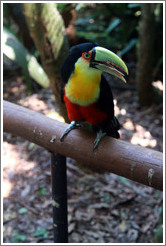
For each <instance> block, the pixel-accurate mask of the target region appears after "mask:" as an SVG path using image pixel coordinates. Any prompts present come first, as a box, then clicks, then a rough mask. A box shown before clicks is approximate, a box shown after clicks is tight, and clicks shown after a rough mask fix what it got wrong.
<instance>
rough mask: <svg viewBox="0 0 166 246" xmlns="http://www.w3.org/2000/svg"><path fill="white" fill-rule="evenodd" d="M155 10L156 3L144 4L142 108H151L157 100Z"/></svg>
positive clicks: (140, 66) (139, 82)
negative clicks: (155, 81)
mask: <svg viewBox="0 0 166 246" xmlns="http://www.w3.org/2000/svg"><path fill="white" fill-rule="evenodd" d="M154 9H155V4H154V3H143V4H142V19H141V22H140V47H139V54H138V75H137V87H138V96H139V103H140V105H141V106H149V105H151V104H152V103H153V102H154V100H155V97H154V92H153V88H152V80H153V76H152V74H153V69H154V59H153V58H154V35H155V22H154Z"/></svg>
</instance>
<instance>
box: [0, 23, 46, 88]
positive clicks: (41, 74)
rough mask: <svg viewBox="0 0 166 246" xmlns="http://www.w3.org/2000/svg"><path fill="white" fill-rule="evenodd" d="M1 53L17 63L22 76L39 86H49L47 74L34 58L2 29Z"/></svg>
mask: <svg viewBox="0 0 166 246" xmlns="http://www.w3.org/2000/svg"><path fill="white" fill-rule="evenodd" d="M2 42H3V53H4V54H5V55H6V56H7V57H8V58H9V59H11V60H12V61H15V62H17V63H18V64H19V65H20V67H21V68H22V69H23V73H24V76H25V77H26V78H27V76H28V75H30V77H31V78H32V79H34V80H35V81H36V82H37V83H38V84H39V85H41V86H42V87H44V88H47V87H48V86H49V84H50V82H49V79H48V77H47V74H46V73H45V71H44V70H43V68H42V67H41V65H40V64H39V63H38V61H37V60H36V58H35V57H34V56H33V55H31V54H30V53H29V52H28V50H27V49H26V48H25V47H24V46H23V45H22V44H21V43H20V42H19V40H18V39H17V38H16V37H15V36H14V35H13V34H12V33H11V32H10V31H9V30H8V29H7V28H5V27H4V28H3V41H2Z"/></svg>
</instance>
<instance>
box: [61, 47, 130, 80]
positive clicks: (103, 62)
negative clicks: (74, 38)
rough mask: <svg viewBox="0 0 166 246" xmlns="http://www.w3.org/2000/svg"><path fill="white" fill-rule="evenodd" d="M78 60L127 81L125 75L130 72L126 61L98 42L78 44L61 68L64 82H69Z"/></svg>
mask: <svg viewBox="0 0 166 246" xmlns="http://www.w3.org/2000/svg"><path fill="white" fill-rule="evenodd" d="M78 60H79V62H81V63H82V64H86V67H88V68H93V69H97V70H99V71H101V72H106V73H109V74H112V75H114V76H116V77H118V78H119V79H121V80H123V81H124V82H126V80H125V78H124V76H125V75H126V74H128V69H127V66H126V65H125V63H124V62H123V61H122V59H121V58H120V57H119V56H117V55H116V54H115V53H113V52H112V51H110V50H108V49H105V48H103V47H101V46H99V45H98V44H97V43H83V44H78V45H75V46H73V47H72V48H71V49H70V52H69V55H68V57H67V59H66V61H65V63H64V65H63V67H62V70H61V74H62V78H63V80H64V82H67V80H68V78H69V76H70V74H71V73H72V72H73V71H74V68H75V64H76V63H77V62H78Z"/></svg>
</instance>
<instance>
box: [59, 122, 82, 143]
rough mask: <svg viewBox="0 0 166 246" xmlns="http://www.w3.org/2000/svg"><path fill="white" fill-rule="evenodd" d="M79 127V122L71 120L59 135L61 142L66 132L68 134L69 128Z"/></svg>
mask: <svg viewBox="0 0 166 246" xmlns="http://www.w3.org/2000/svg"><path fill="white" fill-rule="evenodd" d="M80 127H81V125H80V124H78V123H76V122H75V121H72V122H71V123H70V125H69V126H68V127H67V128H66V130H65V131H64V133H63V134H62V135H61V137H60V141H61V142H62V141H63V139H64V137H65V136H67V134H68V133H69V132H70V131H71V130H73V129H77V128H80Z"/></svg>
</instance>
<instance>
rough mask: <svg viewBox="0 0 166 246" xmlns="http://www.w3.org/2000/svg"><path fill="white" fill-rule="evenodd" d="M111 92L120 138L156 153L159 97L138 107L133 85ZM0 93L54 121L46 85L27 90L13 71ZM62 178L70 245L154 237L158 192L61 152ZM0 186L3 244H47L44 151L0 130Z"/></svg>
mask: <svg viewBox="0 0 166 246" xmlns="http://www.w3.org/2000/svg"><path fill="white" fill-rule="evenodd" d="M158 84H159V85H160V83H158ZM113 94H114V98H115V105H116V106H115V112H116V115H117V117H118V119H119V121H120V123H121V124H122V128H121V130H120V135H121V139H123V140H125V141H127V142H131V143H132V144H137V145H141V146H144V147H148V148H153V149H155V150H159V151H162V149H163V139H162V138H163V128H162V122H163V115H162V103H161V104H160V103H159V104H158V105H152V106H151V107H149V108H142V109H140V108H139V105H138V98H137V94H136V90H119V89H113ZM4 99H5V100H8V101H11V102H14V103H17V104H20V105H22V106H25V107H27V108H30V109H32V110H34V111H38V112H41V113H43V114H46V115H53V116H54V117H55V116H56V118H57V119H59V120H62V118H61V117H60V116H59V115H58V113H55V108H56V103H55V100H54V96H53V95H52V92H51V90H50V89H43V90H39V91H38V93H33V94H32V95H30V96H27V92H26V86H25V83H24V82H23V78H22V76H20V75H12V76H8V77H7V78H5V81H4ZM67 178H68V231H69V242H70V243H155V242H162V236H161V235H162V221H161V220H162V195H163V194H162V192H160V191H158V190H155V189H153V188H151V187H147V186H144V185H141V184H138V183H136V182H133V181H130V180H128V179H126V178H123V177H120V176H117V175H114V174H112V173H105V174H98V173H94V172H92V171H90V170H86V169H83V168H80V166H79V165H78V164H77V163H76V162H75V161H74V160H71V159H69V158H68V159H67ZM3 191H4V211H3V212H4V229H3V232H4V235H3V236H4V243H52V242H53V230H52V206H51V188H50V154H49V153H48V152H47V151H46V150H44V149H43V148H41V147H39V146H37V145H35V144H33V143H30V142H28V141H26V140H24V139H21V138H20V137H16V136H12V135H10V134H7V133H4V142H3Z"/></svg>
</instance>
